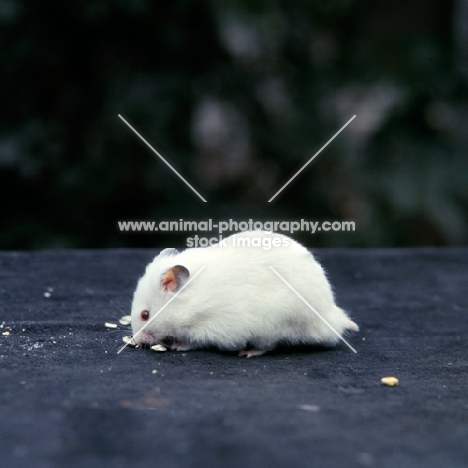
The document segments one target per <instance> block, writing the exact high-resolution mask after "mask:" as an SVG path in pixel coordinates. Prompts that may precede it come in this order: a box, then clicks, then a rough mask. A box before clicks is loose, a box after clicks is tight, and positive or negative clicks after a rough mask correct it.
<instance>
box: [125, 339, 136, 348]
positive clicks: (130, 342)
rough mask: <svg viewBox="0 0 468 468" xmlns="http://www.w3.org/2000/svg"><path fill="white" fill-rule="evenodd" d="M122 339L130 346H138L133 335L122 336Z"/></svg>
mask: <svg viewBox="0 0 468 468" xmlns="http://www.w3.org/2000/svg"><path fill="white" fill-rule="evenodd" d="M122 341H123V342H124V343H125V344H126V345H128V346H134V347H135V348H136V347H137V344H136V342H135V340H134V339H133V336H124V337H123V338H122Z"/></svg>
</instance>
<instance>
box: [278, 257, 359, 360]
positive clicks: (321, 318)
mask: <svg viewBox="0 0 468 468" xmlns="http://www.w3.org/2000/svg"><path fill="white" fill-rule="evenodd" d="M270 269H271V270H272V271H273V272H274V273H275V274H276V276H278V278H280V279H281V281H283V283H284V284H285V285H286V286H288V288H289V289H290V290H291V291H292V292H294V293H295V294H296V296H297V297H298V298H299V299H300V300H301V301H302V302H303V303H304V304H305V305H306V306H307V307H308V308H309V309H310V310H311V311H312V312H314V313H315V314H316V315H317V316H318V317H319V318H320V320H322V322H324V323H325V324H326V325H327V327H328V328H330V330H332V331H333V333H335V335H337V336H338V338H339V339H340V340H341V341H343V342H344V343H345V344H346V345H347V346H348V347H349V348H350V349H351V351H353V352H354V353H357V351H356V350H355V349H354V348H353V347H352V346H351V345H350V344H349V343H348V342H347V341H346V340H345V339H344V338H343V336H342V335H340V334H339V333H338V332H337V331H336V330H335V329H334V328H333V327H332V326H331V325H330V324H329V323H328V322H327V321H326V320H325V319H324V318H323V317H322V316H321V315H320V314H319V313H318V312H317V311H316V310H315V309H314V308H313V307H312V306H311V305H310V304H309V303H308V302H307V301H306V300H305V299H304V298H303V297H302V296H301V295H300V294H299V293H298V292H297V291H296V290H295V289H294V288H293V287H292V286H291V285H290V284H289V283H288V282H287V281H286V280H285V279H284V278H283V277H282V276H281V275H280V274H279V273H278V272H277V271H276V270H275V269H274V268H273V267H272V266H271V265H270Z"/></svg>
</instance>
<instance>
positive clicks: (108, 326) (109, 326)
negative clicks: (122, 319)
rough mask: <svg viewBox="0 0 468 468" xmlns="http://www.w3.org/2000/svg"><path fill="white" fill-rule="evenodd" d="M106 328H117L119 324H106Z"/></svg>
mask: <svg viewBox="0 0 468 468" xmlns="http://www.w3.org/2000/svg"><path fill="white" fill-rule="evenodd" d="M104 326H105V327H106V328H117V324H116V323H110V322H106V323H105V324H104Z"/></svg>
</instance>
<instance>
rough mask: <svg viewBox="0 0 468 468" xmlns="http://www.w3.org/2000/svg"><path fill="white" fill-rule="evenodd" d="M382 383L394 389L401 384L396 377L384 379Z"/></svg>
mask: <svg viewBox="0 0 468 468" xmlns="http://www.w3.org/2000/svg"><path fill="white" fill-rule="evenodd" d="M380 381H381V382H382V383H383V384H384V385H386V386H387V387H394V386H395V385H398V383H399V382H398V379H397V378H396V377H382V378H381V379H380Z"/></svg>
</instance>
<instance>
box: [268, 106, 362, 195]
mask: <svg viewBox="0 0 468 468" xmlns="http://www.w3.org/2000/svg"><path fill="white" fill-rule="evenodd" d="M355 118H356V116H355V115H353V116H352V117H351V118H350V119H349V120H348V121H347V122H346V123H345V124H344V125H343V126H342V127H341V128H340V129H339V130H338V131H337V132H336V133H335V134H334V135H333V136H332V137H331V138H330V139H329V140H328V141H327V142H326V143H325V144H324V145H323V146H322V147H321V148H320V149H319V150H318V151H317V152H316V153H315V154H314V155H313V156H312V157H311V158H310V159H309V160H308V161H307V162H306V163H305V164H304V165H303V166H302V167H301V168H300V169H299V170H298V171H297V172H296V173H295V174H294V175H293V176H292V177H291V178H290V179H289V180H288V181H287V182H286V183H285V184H284V185H283V186H282V187H281V188H280V189H279V190H278V191H277V192H276V193H275V194H274V195H273V196H272V197H271V198H270V199H269V200H268V203H270V202H272V201H273V200H274V199H275V198H276V197H277V196H278V195H279V194H280V193H281V192H282V191H283V190H284V189H285V188H286V187H287V186H288V185H289V184H290V183H291V182H292V181H293V180H294V179H295V178H296V177H297V176H298V175H299V174H300V173H301V172H302V171H303V170H304V169H305V168H306V167H307V166H308V165H309V164H310V163H311V162H312V161H313V160H314V159H315V158H316V157H317V156H318V155H319V154H320V153H321V152H322V151H323V150H324V149H325V148H326V147H327V146H328V145H329V144H330V143H331V142H332V141H333V140H334V139H335V138H336V137H337V136H338V135H339V134H340V133H341V132H342V131H343V130H344V129H345V128H346V127H347V126H348V125H349V124H350V123H351V122H352V121H353V120H354V119H355Z"/></svg>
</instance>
